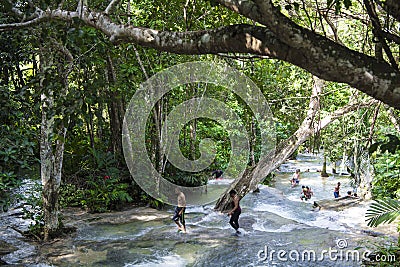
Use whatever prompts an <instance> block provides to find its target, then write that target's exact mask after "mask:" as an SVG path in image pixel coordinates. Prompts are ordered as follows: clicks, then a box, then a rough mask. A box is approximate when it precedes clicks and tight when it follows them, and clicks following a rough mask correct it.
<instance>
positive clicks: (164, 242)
mask: <svg viewBox="0 0 400 267" xmlns="http://www.w3.org/2000/svg"><path fill="white" fill-rule="evenodd" d="M321 166H322V159H321V158H319V157H317V156H311V155H301V156H300V157H299V160H298V161H287V162H286V163H285V164H283V165H282V166H281V168H280V169H281V172H279V173H277V174H276V177H275V181H274V182H273V183H272V184H271V186H270V187H267V186H260V192H259V193H250V194H248V195H246V196H245V197H244V198H243V199H242V200H241V203H240V204H241V207H242V215H241V216H240V219H239V223H240V227H241V231H242V234H241V235H239V236H236V235H233V233H234V231H233V229H232V228H231V227H230V225H229V224H228V221H229V217H228V216H226V215H224V214H221V213H219V212H215V211H214V210H213V205H212V204H210V205H206V206H199V207H189V208H188V209H187V212H186V223H187V230H188V233H186V234H182V233H177V228H176V225H175V224H174V223H173V221H172V220H171V216H172V214H173V210H172V208H169V209H167V210H164V211H156V210H152V209H149V208H135V209H132V210H131V211H129V212H115V213H111V214H108V215H103V214H95V215H91V217H86V218H84V217H83V213H84V212H82V211H78V210H74V211H72V212H71V211H70V212H69V213H68V212H66V213H67V215H65V216H66V221H67V223H68V222H70V223H71V224H73V225H75V226H76V227H77V228H78V230H77V233H76V234H74V235H73V236H72V237H70V238H65V239H62V240H56V241H54V242H52V243H49V244H41V245H37V244H34V243H31V242H28V241H27V240H25V239H24V238H22V237H21V236H20V235H19V234H18V233H16V232H15V231H14V230H13V229H11V228H9V227H8V226H9V225H14V226H17V227H22V225H21V224H22V223H23V220H22V219H21V218H20V213H18V210H11V211H9V212H7V213H3V214H1V222H0V234H1V238H0V240H3V241H6V242H7V243H9V244H11V245H12V246H14V247H15V249H16V250H15V251H14V252H13V253H10V254H7V255H5V256H2V257H1V259H2V260H3V261H5V262H7V263H9V264H22V265H23V266H126V267H127V266H160V267H161V266H162V267H164V266H174V267H175V266H341V267H343V266H361V265H362V262H361V260H362V258H363V255H364V254H363V253H368V252H369V250H368V249H366V248H362V249H358V247H360V246H362V247H364V246H365V245H366V244H367V243H368V242H372V243H380V244H382V242H384V241H383V240H382V237H380V233H382V234H384V235H385V236H386V237H387V238H389V239H394V238H396V232H395V227H391V226H390V227H389V226H385V227H380V228H378V229H371V228H368V227H367V226H366V222H365V212H366V210H367V208H368V205H369V203H366V202H362V203H360V204H357V205H354V206H346V207H343V208H339V209H334V210H332V209H321V210H320V211H314V210H313V209H312V204H313V201H317V202H320V201H323V200H325V199H332V198H333V188H334V186H335V184H336V183H337V182H338V181H340V182H341V183H342V188H341V194H342V195H344V194H345V193H346V191H348V190H352V188H351V187H350V185H349V179H348V177H342V176H335V177H334V176H331V177H329V178H321V177H320V173H318V172H316V170H317V169H318V168H320V167H321ZM297 168H300V169H301V171H302V173H301V177H302V179H301V181H300V185H307V186H311V188H312V190H313V191H314V196H313V197H312V199H311V201H308V202H306V201H301V200H300V191H301V186H297V187H295V188H292V187H291V186H290V182H289V180H290V178H291V176H292V173H293V171H294V170H295V169H297ZM307 169H309V170H310V171H309V172H304V171H305V170H307ZM213 182H214V181H213ZM221 182H224V181H221ZM210 186H212V185H210ZM107 218H112V219H113V220H111V221H109V220H107ZM115 220H117V221H118V222H117V221H115ZM25 224H26V223H25ZM371 230H373V231H374V232H371ZM371 233H373V235H374V236H375V237H374V236H372V235H371Z"/></svg>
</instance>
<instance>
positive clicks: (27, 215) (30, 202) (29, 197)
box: [19, 182, 44, 239]
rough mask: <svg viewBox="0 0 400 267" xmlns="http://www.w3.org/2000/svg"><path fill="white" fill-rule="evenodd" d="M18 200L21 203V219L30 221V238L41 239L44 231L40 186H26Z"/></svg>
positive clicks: (37, 184) (35, 184)
mask: <svg viewBox="0 0 400 267" xmlns="http://www.w3.org/2000/svg"><path fill="white" fill-rule="evenodd" d="M19 198H20V199H21V201H22V203H23V205H22V210H23V213H24V215H23V218H24V219H28V220H30V221H31V222H30V224H29V228H28V233H29V234H30V235H32V236H35V237H36V238H37V239H41V237H42V236H43V229H44V220H43V219H44V218H43V215H44V214H43V211H42V208H43V199H42V186H41V184H40V183H36V182H34V184H33V185H32V186H27V187H26V188H25V190H24V191H23V192H21V194H20V196H19Z"/></svg>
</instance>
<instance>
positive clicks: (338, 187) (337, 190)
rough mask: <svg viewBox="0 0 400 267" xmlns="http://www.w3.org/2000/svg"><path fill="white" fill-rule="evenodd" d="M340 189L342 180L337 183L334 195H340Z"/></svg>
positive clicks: (336, 196)
mask: <svg viewBox="0 0 400 267" xmlns="http://www.w3.org/2000/svg"><path fill="white" fill-rule="evenodd" d="M339 191H340V182H338V183H337V186H336V187H335V189H334V191H333V196H334V197H335V198H338V197H340V194H339Z"/></svg>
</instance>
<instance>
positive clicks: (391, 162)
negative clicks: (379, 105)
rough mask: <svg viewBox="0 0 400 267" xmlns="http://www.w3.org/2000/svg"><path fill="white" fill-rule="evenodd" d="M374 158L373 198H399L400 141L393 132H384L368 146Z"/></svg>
mask: <svg viewBox="0 0 400 267" xmlns="http://www.w3.org/2000/svg"><path fill="white" fill-rule="evenodd" d="M369 152H370V153H371V154H372V156H373V158H374V161H373V163H374V169H375V177H374V180H373V187H372V194H373V197H374V198H386V197H389V198H395V199H398V198H400V141H399V138H398V137H397V136H395V135H393V134H385V135H383V136H380V139H379V140H378V141H376V142H375V143H374V144H372V145H371V146H370V147H369Z"/></svg>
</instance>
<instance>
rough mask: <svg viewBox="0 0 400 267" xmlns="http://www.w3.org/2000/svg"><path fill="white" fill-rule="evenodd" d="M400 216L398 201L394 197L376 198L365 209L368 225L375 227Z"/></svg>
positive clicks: (399, 202) (399, 203)
mask: <svg viewBox="0 0 400 267" xmlns="http://www.w3.org/2000/svg"><path fill="white" fill-rule="evenodd" d="M399 216H400V201H398V200H395V199H390V198H387V199H384V200H377V201H376V202H375V203H372V204H371V206H370V208H369V209H368V210H367V213H366V217H367V220H366V221H367V222H368V226H371V227H376V226H378V225H380V224H382V223H391V222H393V221H394V220H395V219H396V218H397V217H399Z"/></svg>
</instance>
